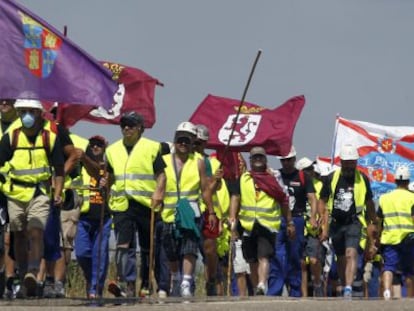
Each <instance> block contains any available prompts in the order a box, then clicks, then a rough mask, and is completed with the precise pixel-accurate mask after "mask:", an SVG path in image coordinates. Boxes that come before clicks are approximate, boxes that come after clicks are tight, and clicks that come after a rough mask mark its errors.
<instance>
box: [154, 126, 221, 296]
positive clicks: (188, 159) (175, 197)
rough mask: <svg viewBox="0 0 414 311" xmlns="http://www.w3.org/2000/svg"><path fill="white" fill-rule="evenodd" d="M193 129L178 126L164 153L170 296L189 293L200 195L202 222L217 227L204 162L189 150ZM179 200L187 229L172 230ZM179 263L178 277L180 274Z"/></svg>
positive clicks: (197, 236) (166, 237)
mask: <svg viewBox="0 0 414 311" xmlns="http://www.w3.org/2000/svg"><path fill="white" fill-rule="evenodd" d="M196 135H197V129H196V127H195V126H194V124H192V123H191V122H182V123H180V124H179V125H178V127H177V130H176V132H175V136H174V152H173V153H171V154H167V155H164V161H165V163H166V164H167V168H166V175H167V185H166V196H165V200H164V208H163V210H162V212H161V217H162V220H163V222H164V228H163V243H164V249H165V251H166V255H167V258H168V260H169V264H170V271H171V280H172V288H171V291H170V295H171V296H181V297H184V298H189V297H191V296H192V295H193V293H192V289H191V285H192V284H193V280H192V276H193V273H194V268H195V263H196V259H197V254H198V249H199V243H200V235H201V234H200V231H201V211H200V206H199V201H200V194H201V197H202V199H203V201H204V203H205V204H206V211H205V212H206V213H208V215H209V217H208V218H207V219H206V221H207V222H208V223H209V225H210V226H211V228H213V227H215V226H217V225H218V224H217V218H216V216H215V213H214V208H213V202H212V191H211V189H210V187H209V179H208V177H207V173H206V165H205V162H204V160H203V159H202V158H201V157H200V155H196V154H195V153H194V152H193V145H194V140H195V138H196ZM180 202H186V203H187V207H188V209H192V212H191V213H188V215H189V216H188V218H190V219H188V218H187V220H189V223H190V224H189V225H190V226H191V225H192V226H193V228H192V230H189V231H180V232H177V231H176V223H175V221H176V217H177V213H178V212H179V209H178V205H179V203H180ZM180 263H181V264H182V267H181V271H182V274H183V275H182V278H181V275H180Z"/></svg>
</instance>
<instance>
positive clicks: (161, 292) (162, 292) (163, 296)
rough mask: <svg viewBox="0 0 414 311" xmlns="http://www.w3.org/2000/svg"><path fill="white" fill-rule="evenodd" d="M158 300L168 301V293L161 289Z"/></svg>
mask: <svg viewBox="0 0 414 311" xmlns="http://www.w3.org/2000/svg"><path fill="white" fill-rule="evenodd" d="M158 298H159V299H166V298H167V292H166V291H165V290H162V289H160V290H159V291H158Z"/></svg>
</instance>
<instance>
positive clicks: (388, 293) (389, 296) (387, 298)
mask: <svg viewBox="0 0 414 311" xmlns="http://www.w3.org/2000/svg"><path fill="white" fill-rule="evenodd" d="M383 296H384V299H385V300H390V299H391V291H390V290H389V289H386V290H384V293H383Z"/></svg>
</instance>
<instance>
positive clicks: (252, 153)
mask: <svg viewBox="0 0 414 311" xmlns="http://www.w3.org/2000/svg"><path fill="white" fill-rule="evenodd" d="M255 155H263V156H266V150H264V148H263V147H259V146H256V147H253V148H252V149H250V157H253V156H255Z"/></svg>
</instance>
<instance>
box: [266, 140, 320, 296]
mask: <svg viewBox="0 0 414 311" xmlns="http://www.w3.org/2000/svg"><path fill="white" fill-rule="evenodd" d="M279 160H280V163H281V165H282V168H281V169H279V173H280V177H281V179H282V181H283V184H284V185H285V189H286V190H287V192H288V194H289V208H290V210H291V213H292V223H293V225H294V226H295V229H296V236H295V239H294V240H292V239H289V238H288V236H287V234H286V230H287V228H288V225H289V224H288V223H286V222H285V221H284V220H283V219H282V224H281V229H280V232H279V234H278V236H277V241H276V247H275V256H274V257H273V258H272V260H271V263H270V273H269V289H268V293H267V294H268V295H277V296H279V295H281V294H282V292H283V286H284V285H286V286H287V288H288V291H289V296H291V297H301V296H302V268H301V267H302V259H303V254H304V246H305V236H304V230H305V215H306V204H307V203H309V205H310V214H311V215H310V219H309V223H310V224H311V226H312V227H314V228H316V227H317V226H318V224H317V222H316V215H317V211H316V208H317V204H316V203H317V200H316V195H315V188H314V186H313V182H312V179H311V178H310V177H309V176H308V175H306V174H304V173H303V172H301V171H299V170H298V169H296V167H295V162H296V150H295V148H294V147H293V146H292V149H291V151H290V153H289V154H288V155H286V156H281V157H279Z"/></svg>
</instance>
